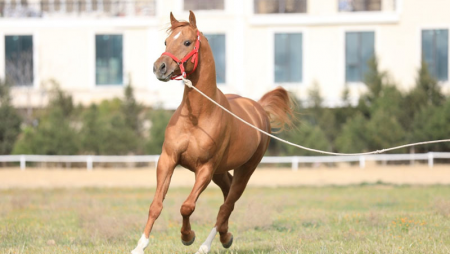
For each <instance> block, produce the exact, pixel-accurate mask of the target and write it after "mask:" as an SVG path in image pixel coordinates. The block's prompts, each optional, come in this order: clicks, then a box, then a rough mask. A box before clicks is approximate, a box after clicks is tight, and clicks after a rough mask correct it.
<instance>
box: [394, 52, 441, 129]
mask: <svg viewBox="0 0 450 254" xmlns="http://www.w3.org/2000/svg"><path fill="white" fill-rule="evenodd" d="M444 102H445V96H444V94H443V93H442V91H441V88H440V87H439V84H438V81H437V80H436V79H435V78H434V77H433V76H432V75H431V73H430V72H429V70H428V66H427V64H426V62H425V61H422V64H421V66H420V68H419V69H418V70H417V78H416V84H415V86H414V88H413V89H412V90H411V91H410V92H409V93H408V94H407V95H406V98H405V100H404V103H403V107H402V108H403V111H404V112H405V119H404V120H403V126H404V128H405V129H406V130H407V131H408V132H410V131H412V129H411V128H412V126H413V125H412V123H413V122H414V118H415V116H416V115H417V114H418V113H420V112H421V111H423V110H424V108H426V107H439V106H441V105H442V104H443V103H444Z"/></svg>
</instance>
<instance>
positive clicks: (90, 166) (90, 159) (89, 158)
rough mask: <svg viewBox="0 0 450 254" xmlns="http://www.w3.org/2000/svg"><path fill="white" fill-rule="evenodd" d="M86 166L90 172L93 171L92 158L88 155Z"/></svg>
mask: <svg viewBox="0 0 450 254" xmlns="http://www.w3.org/2000/svg"><path fill="white" fill-rule="evenodd" d="M86 166H87V170H88V171H92V156H91V155H88V157H87V159H86Z"/></svg>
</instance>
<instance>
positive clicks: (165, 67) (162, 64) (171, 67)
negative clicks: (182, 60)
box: [153, 56, 179, 82]
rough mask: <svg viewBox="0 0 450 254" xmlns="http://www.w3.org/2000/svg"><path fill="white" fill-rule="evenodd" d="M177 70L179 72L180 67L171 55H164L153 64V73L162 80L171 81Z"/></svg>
mask: <svg viewBox="0 0 450 254" xmlns="http://www.w3.org/2000/svg"><path fill="white" fill-rule="evenodd" d="M177 69H178V70H177ZM176 71H178V72H179V68H178V66H177V65H176V63H174V62H173V61H172V59H171V58H169V57H165V56H162V57H160V58H159V59H158V60H156V62H155V63H154V64H153V73H154V74H155V76H156V78H157V79H158V80H160V81H164V82H167V81H169V80H170V79H171V78H172V77H173V76H175V72H176Z"/></svg>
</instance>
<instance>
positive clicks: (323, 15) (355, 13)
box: [250, 0, 401, 26]
mask: <svg viewBox="0 0 450 254" xmlns="http://www.w3.org/2000/svg"><path fill="white" fill-rule="evenodd" d="M252 3H253V8H252V13H251V18H250V23H251V24H252V25H257V26H287V25H301V26H317V25H349V24H350V25H355V24H356V25H358V24H393V23H397V22H399V20H400V13H401V7H400V5H401V1H398V0H323V1H315V0H253V1H252ZM324 3H327V4H324Z"/></svg>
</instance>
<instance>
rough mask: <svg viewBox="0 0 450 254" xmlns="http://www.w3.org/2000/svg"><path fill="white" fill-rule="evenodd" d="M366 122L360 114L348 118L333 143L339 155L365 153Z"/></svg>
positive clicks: (366, 140) (366, 138) (366, 144)
mask: <svg viewBox="0 0 450 254" xmlns="http://www.w3.org/2000/svg"><path fill="white" fill-rule="evenodd" d="M366 126H367V120H366V118H365V117H364V116H363V115H362V113H361V112H358V113H356V115H355V116H354V117H352V118H350V119H349V120H348V121H347V122H346V123H345V124H344V126H343V127H342V131H341V132H340V134H339V136H338V137H337V138H336V140H335V143H336V147H337V150H338V151H339V152H340V153H358V152H362V151H367V147H368V135H367V129H366V128H367V127H366Z"/></svg>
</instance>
